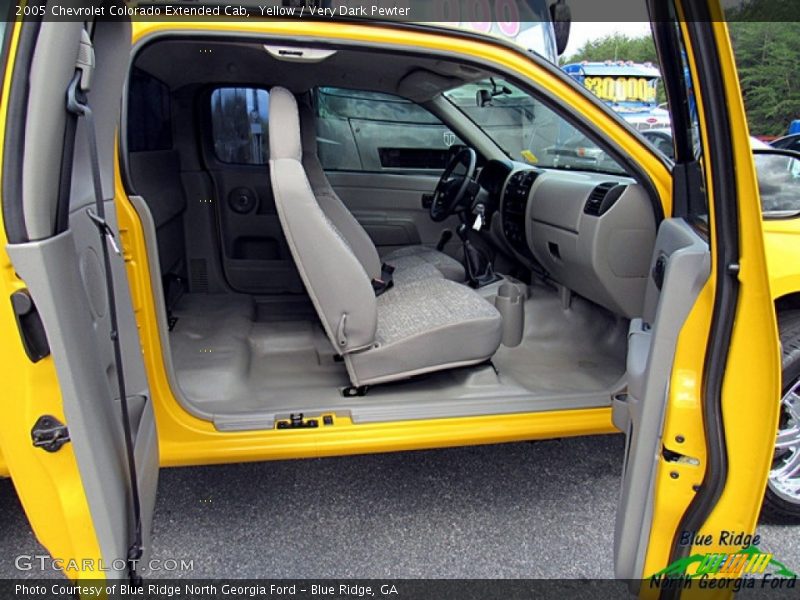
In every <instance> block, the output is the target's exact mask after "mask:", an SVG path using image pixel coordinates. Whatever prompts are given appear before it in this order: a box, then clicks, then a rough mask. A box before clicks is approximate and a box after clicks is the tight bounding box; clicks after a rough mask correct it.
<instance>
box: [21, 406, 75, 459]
mask: <svg viewBox="0 0 800 600" xmlns="http://www.w3.org/2000/svg"><path fill="white" fill-rule="evenodd" d="M31 439H32V440H33V445H34V446H35V447H36V448H41V449H42V450H46V451H47V452H58V451H59V450H61V447H62V446H63V445H64V444H66V443H67V442H68V441H70V439H69V430H68V429H67V426H66V425H64V424H63V423H62V422H61V421H59V420H58V419H56V418H55V417H53V416H50V415H42V416H41V417H39V419H38V420H37V421H36V424H35V425H34V426H33V429H31Z"/></svg>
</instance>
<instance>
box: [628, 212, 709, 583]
mask: <svg viewBox="0 0 800 600" xmlns="http://www.w3.org/2000/svg"><path fill="white" fill-rule="evenodd" d="M662 257H663V258H666V259H667V266H666V273H665V276H664V283H663V286H662V289H661V290H660V292H659V290H658V288H657V287H656V285H655V283H654V282H653V279H652V278H650V279H649V283H648V290H647V299H646V300H645V306H646V307H648V311H647V314H645V318H644V320H643V319H634V320H633V321H632V322H631V325H630V330H629V336H628V339H629V351H628V392H629V393H628V397H627V401H625V402H623V401H622V400H621V399H617V401H616V402H615V404H616V406H615V411H617V412H620V411H626V412H627V415H625V416H623V415H620V414H617V415H616V417H615V422H617V423H620V424H625V423H627V424H629V426H628V431H627V432H626V433H627V438H628V439H627V449H628V451H627V452H626V460H625V464H624V467H623V475H622V488H621V491H620V500H619V503H618V505H617V520H616V526H615V530H614V573H615V577H617V578H619V579H640V578H641V577H642V575H643V573H642V569H643V567H644V559H645V551H646V550H647V544H648V540H649V536H650V527H651V523H652V517H653V494H654V474H655V469H656V466H657V464H658V461H659V457H660V456H661V451H662V430H663V419H664V413H665V408H666V402H667V394H668V385H669V379H670V375H671V373H672V365H673V360H674V357H675V348H676V344H677V341H678V334H679V333H680V331H681V328H682V326H683V323H684V321H685V320H686V318H687V316H688V315H689V312H690V311H691V308H692V306H694V303H695V301H696V300H697V296H698V295H699V293H700V291H701V290H702V288H703V285H705V283H706V281H707V280H708V277H709V275H710V270H711V256H710V252H709V248H708V244H707V242H705V241H704V240H703V239H701V238H700V237H699V236H698V235H697V233H696V232H695V231H694V230H693V229H692V228H691V226H690V225H689V224H688V223H686V222H685V221H684V220H682V219H669V220H665V221H663V222H662V224H661V227H660V228H659V232H658V237H657V240H656V247H655V251H654V253H653V258H652V262H651V265H652V266H654V265H655V263H656V261H657V260H658V259H659V258H662ZM648 324H649V325H648ZM623 407H624V408H623ZM645 575H646V574H645Z"/></svg>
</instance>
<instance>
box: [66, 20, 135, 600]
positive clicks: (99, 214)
mask: <svg viewBox="0 0 800 600" xmlns="http://www.w3.org/2000/svg"><path fill="white" fill-rule="evenodd" d="M94 65H95V61H94V46H93V45H92V40H91V37H89V33H88V31H86V29H84V30H83V32H82V34H81V44H80V50H79V52H78V59H77V61H76V63H75V75H74V76H73V77H72V81H71V82H70V84H69V88H68V89H67V110H68V111H69V112H70V113H72V114H74V115H76V116H77V117H78V118H83V122H84V123H85V125H86V141H87V143H88V146H89V162H90V165H91V169H92V183H93V186H94V200H95V210H94V211H92V209H91V208H87V209H86V214H87V215H88V217H89V219H91V221H92V223H94V225H95V226H96V227H97V232H98V234H99V235H100V245H101V246H102V247H103V263H104V265H105V276H106V294H107V296H108V307H109V308H108V316H109V321H110V323H111V344H112V346H113V348H114V366H115V367H116V371H117V387H118V389H119V398H120V407H121V409H122V427H123V429H124V433H125V451H126V453H127V455H128V475H129V477H130V490H131V501H132V507H133V520H134V529H133V539H132V541H131V543H130V545H129V546H128V554H127V565H128V573H129V577H130V582H131V584H132V585H134V586H136V587H137V588H138V587H141V585H142V577H141V576H140V575H139V574H138V573H137V571H136V565H137V562H138V561H139V560H140V559H141V558H142V553H143V548H142V510H141V503H140V498H139V483H138V480H137V478H136V457H135V455H134V449H133V434H132V432H131V421H130V415H129V413H128V397H127V392H126V391H125V373H124V367H123V362H122V349H121V346H120V340H119V324H118V322H117V302H116V294H115V292H114V278H113V270H112V266H111V253H110V251H109V248H108V247H109V246H111V248H112V249H113V251H114V253H115V254H116V255H118V256H122V253H121V252H120V248H119V246H118V245H117V242H116V240H115V236H114V231H113V230H112V229H111V226H110V225H109V224H108V222H107V221H106V212H105V202H104V199H103V184H102V178H101V173H100V158H99V155H98V150H97V133H96V131H95V125H94V115H93V114H92V109H91V108H90V107H89V102H88V98H87V96H86V93H87V92H88V91H89V88H90V86H91V78H92V73H93V71H94Z"/></svg>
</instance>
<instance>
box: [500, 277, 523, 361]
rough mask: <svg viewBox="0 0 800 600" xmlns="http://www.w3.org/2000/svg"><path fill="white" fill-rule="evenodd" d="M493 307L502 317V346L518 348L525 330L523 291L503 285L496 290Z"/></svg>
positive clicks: (509, 285) (514, 286) (508, 284)
mask: <svg viewBox="0 0 800 600" xmlns="http://www.w3.org/2000/svg"><path fill="white" fill-rule="evenodd" d="M494 305H495V307H496V308H497V310H498V312H499V313H500V314H501V315H502V317H503V345H504V346H506V347H509V348H513V347H514V346H519V345H520V343H522V334H523V331H524V330H525V293H524V291H523V290H522V289H520V286H518V285H515V284H513V283H504V284H502V285H501V286H500V287H499V288H498V289H497V296H495V299H494Z"/></svg>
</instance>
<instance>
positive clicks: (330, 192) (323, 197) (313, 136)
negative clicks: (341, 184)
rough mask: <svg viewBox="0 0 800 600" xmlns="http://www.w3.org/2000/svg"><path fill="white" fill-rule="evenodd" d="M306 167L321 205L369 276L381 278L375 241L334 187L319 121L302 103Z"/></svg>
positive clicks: (304, 161) (301, 125) (301, 113)
mask: <svg viewBox="0 0 800 600" xmlns="http://www.w3.org/2000/svg"><path fill="white" fill-rule="evenodd" d="M300 129H301V131H302V142H303V167H304V168H305V170H306V175H307V176H308V181H309V182H310V183H311V189H312V190H313V191H314V195H315V196H316V197H317V202H319V205H320V208H322V211H323V212H324V213H325V215H326V216H327V217H328V218H329V219H330V220H331V223H333V225H334V226H335V227H336V229H338V230H339V233H341V234H342V236H343V237H344V239H345V240H347V243H348V245H349V246H350V249H351V250H352V251H353V254H355V255H356V258H357V259H358V260H359V262H360V263H361V265H362V266H363V267H364V270H365V271H366V272H367V275H369V277H370V279H380V278H381V259H380V257H379V256H378V251H377V250H376V249H375V244H374V243H373V241H372V239H371V238H370V237H369V234H367V232H366V231H365V230H364V228H363V227H362V226H361V224H360V223H359V222H358V221H357V220H356V218H355V217H354V216H353V213H351V212H350V210H349V209H348V208H347V207H346V206H345V205H344V202H342V199H341V198H339V195H338V194H337V193H336V191H335V190H334V189H333V187H332V186H331V184H330V181H328V177H327V176H326V175H325V170H324V169H323V168H322V163H320V161H319V156H318V155H317V123H316V119H315V117H314V113H313V111H312V110H311V108H309V107H308V106H305V105H304V106H301V107H300Z"/></svg>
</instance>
